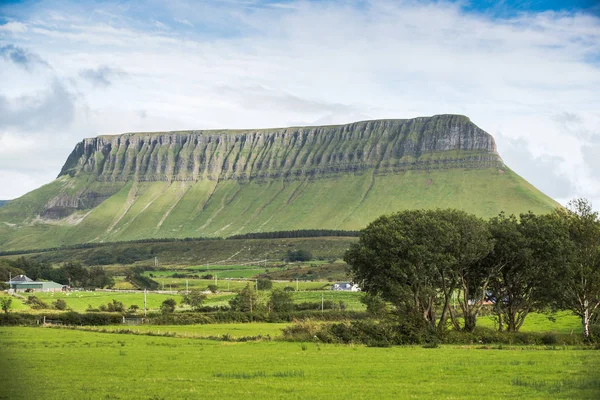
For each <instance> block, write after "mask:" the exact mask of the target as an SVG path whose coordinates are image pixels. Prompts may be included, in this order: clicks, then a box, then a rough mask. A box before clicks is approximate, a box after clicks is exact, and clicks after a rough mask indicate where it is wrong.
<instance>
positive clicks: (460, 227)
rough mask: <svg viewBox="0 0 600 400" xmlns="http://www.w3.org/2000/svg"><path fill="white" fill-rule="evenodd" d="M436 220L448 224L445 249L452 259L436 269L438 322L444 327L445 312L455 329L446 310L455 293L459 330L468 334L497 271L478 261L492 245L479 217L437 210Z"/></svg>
mask: <svg viewBox="0 0 600 400" xmlns="http://www.w3.org/2000/svg"><path fill="white" fill-rule="evenodd" d="M439 217H440V218H442V219H444V220H446V221H448V222H449V224H450V226H451V227H452V233H453V237H452V240H451V241H450V242H449V246H448V247H447V248H446V251H447V252H448V253H449V254H450V255H451V256H452V257H451V259H450V262H449V264H448V266H447V269H444V268H443V267H442V268H438V275H439V279H440V286H441V289H442V293H443V295H444V306H443V308H442V315H441V317H440V323H441V324H444V321H445V320H446V311H447V310H448V311H450V316H451V318H452V322H453V324H454V326H455V327H456V328H459V323H458V318H456V315H455V313H454V312H452V309H451V308H450V301H451V299H452V296H453V295H454V294H456V295H457V296H458V304H459V307H460V310H461V314H462V319H463V321H464V326H463V329H464V330H466V331H470V332H472V331H473V330H474V329H475V325H476V321H477V316H478V315H479V313H480V311H481V308H482V307H483V302H484V300H485V297H486V290H487V286H488V285H489V282H490V280H491V278H492V277H493V276H494V275H495V274H496V271H497V269H496V268H493V266H489V265H487V264H485V263H482V262H481V261H482V260H483V259H484V258H485V257H486V256H487V255H488V254H489V252H490V251H491V250H492V248H493V246H494V242H493V239H492V237H491V234H490V232H489V229H488V226H487V223H486V222H485V221H484V220H482V219H481V218H478V217H476V216H474V215H471V214H467V213H465V212H463V211H458V210H442V211H439ZM442 326H443V325H442Z"/></svg>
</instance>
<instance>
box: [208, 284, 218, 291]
mask: <svg viewBox="0 0 600 400" xmlns="http://www.w3.org/2000/svg"><path fill="white" fill-rule="evenodd" d="M218 289H219V288H218V287H217V285H215V284H214V283H212V284H210V285H208V290H210V292H211V293H217V291H218Z"/></svg>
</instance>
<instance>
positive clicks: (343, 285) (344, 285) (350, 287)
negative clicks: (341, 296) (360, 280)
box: [331, 282, 360, 292]
mask: <svg viewBox="0 0 600 400" xmlns="http://www.w3.org/2000/svg"><path fill="white" fill-rule="evenodd" d="M331 290H343V291H346V292H360V288H359V287H358V285H357V284H355V283H352V282H338V283H334V284H333V286H332V287H331Z"/></svg>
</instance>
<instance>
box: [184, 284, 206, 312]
mask: <svg viewBox="0 0 600 400" xmlns="http://www.w3.org/2000/svg"><path fill="white" fill-rule="evenodd" d="M205 300H206V295H205V294H204V293H202V291H200V289H192V290H190V291H189V292H188V293H183V300H182V303H184V304H188V305H190V306H191V307H192V309H194V310H199V309H200V308H201V307H202V303H204V301H205Z"/></svg>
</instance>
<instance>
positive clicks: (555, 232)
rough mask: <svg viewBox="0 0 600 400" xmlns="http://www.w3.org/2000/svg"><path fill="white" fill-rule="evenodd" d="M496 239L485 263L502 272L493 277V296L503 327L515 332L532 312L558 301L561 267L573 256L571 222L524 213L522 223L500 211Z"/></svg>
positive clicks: (495, 220)
mask: <svg viewBox="0 0 600 400" xmlns="http://www.w3.org/2000/svg"><path fill="white" fill-rule="evenodd" d="M489 226H490V232H491V233H492V236H493V237H494V240H495V245H494V249H493V251H492V252H490V254H489V255H488V257H487V258H486V260H484V262H485V263H488V264H489V265H494V266H495V267H496V268H497V269H498V273H497V275H496V276H494V277H493V278H492V279H491V280H490V284H489V289H488V298H489V299H490V300H492V301H493V302H494V303H495V304H494V309H495V311H496V312H497V314H498V317H499V321H500V330H503V329H504V323H506V325H507V330H508V331H511V332H516V331H518V330H519V329H520V327H521V326H522V325H523V322H524V321H525V318H526V317H527V315H528V314H529V313H530V312H532V311H536V310H542V309H543V308H546V307H548V306H549V305H551V304H552V302H553V301H555V298H556V289H557V286H558V285H557V284H556V282H558V281H559V274H560V273H559V271H560V269H561V268H562V265H564V264H566V262H567V259H568V256H569V246H568V231H567V229H566V225H565V224H564V223H563V222H562V221H561V219H560V218H558V217H557V216H556V215H555V214H547V215H540V216H537V215H535V214H533V213H528V214H521V215H520V221H517V219H516V217H515V216H513V215H511V216H509V217H507V216H505V215H504V214H500V215H499V216H498V217H496V218H492V219H491V220H490V223H489Z"/></svg>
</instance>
